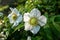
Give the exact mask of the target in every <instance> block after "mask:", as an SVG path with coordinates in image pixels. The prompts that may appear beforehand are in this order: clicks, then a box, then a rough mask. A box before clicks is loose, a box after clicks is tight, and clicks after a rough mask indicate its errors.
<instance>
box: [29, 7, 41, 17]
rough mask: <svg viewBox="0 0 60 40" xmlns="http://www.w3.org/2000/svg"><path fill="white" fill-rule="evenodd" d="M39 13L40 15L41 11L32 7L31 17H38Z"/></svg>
mask: <svg viewBox="0 0 60 40" xmlns="http://www.w3.org/2000/svg"><path fill="white" fill-rule="evenodd" d="M40 15H41V12H40V11H39V10H38V9H36V8H34V9H32V10H31V12H30V16H32V17H34V16H37V17H40Z"/></svg>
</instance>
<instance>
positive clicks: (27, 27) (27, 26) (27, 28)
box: [24, 23, 32, 31]
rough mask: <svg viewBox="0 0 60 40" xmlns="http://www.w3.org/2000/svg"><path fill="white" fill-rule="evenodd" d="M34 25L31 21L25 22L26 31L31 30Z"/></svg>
mask: <svg viewBox="0 0 60 40" xmlns="http://www.w3.org/2000/svg"><path fill="white" fill-rule="evenodd" d="M31 29H32V26H31V25H30V24H29V23H25V29H24V30H26V31H28V30H31Z"/></svg>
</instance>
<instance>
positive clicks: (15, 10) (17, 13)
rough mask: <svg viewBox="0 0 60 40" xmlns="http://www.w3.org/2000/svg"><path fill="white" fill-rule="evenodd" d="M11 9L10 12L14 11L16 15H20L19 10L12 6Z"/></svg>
mask: <svg viewBox="0 0 60 40" xmlns="http://www.w3.org/2000/svg"><path fill="white" fill-rule="evenodd" d="M11 10H12V14H13V13H15V14H16V15H17V16H19V15H20V14H19V11H18V10H17V9H16V8H14V9H13V8H12V9H11Z"/></svg>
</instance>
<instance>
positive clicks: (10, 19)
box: [8, 14, 14, 23]
mask: <svg viewBox="0 0 60 40" xmlns="http://www.w3.org/2000/svg"><path fill="white" fill-rule="evenodd" d="M11 16H12V14H9V15H8V18H9V21H10V23H14V20H12V17H11Z"/></svg>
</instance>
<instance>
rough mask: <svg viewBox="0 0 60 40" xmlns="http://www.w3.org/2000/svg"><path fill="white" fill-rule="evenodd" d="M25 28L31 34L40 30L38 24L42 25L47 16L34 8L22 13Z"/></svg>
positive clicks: (45, 21)
mask: <svg viewBox="0 0 60 40" xmlns="http://www.w3.org/2000/svg"><path fill="white" fill-rule="evenodd" d="M24 22H25V30H26V31H28V30H30V31H31V32H32V33H33V34H37V32H38V31H39V30H40V26H44V25H45V24H46V23H47V18H46V17H45V16H43V15H42V16H41V12H40V11H39V10H38V9H36V8H34V9H33V10H31V12H30V13H25V14H24Z"/></svg>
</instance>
